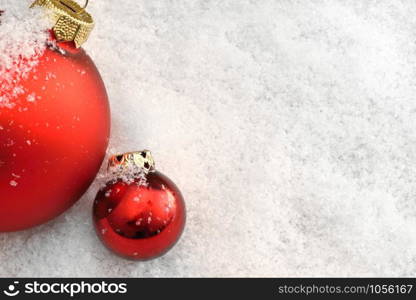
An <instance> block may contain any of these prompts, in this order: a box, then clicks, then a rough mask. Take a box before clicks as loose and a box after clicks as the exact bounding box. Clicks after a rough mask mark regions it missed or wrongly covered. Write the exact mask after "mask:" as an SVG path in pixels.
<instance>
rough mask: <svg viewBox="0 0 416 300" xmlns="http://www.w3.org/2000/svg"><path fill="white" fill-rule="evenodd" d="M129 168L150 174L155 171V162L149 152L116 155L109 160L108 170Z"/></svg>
mask: <svg viewBox="0 0 416 300" xmlns="http://www.w3.org/2000/svg"><path fill="white" fill-rule="evenodd" d="M129 166H133V167H138V168H140V169H143V170H144V171H147V172H149V171H154V170H155V161H154V159H153V156H152V153H151V152H150V151H149V150H142V151H135V152H127V153H123V154H116V155H113V156H111V157H110V159H109V160H108V169H111V168H117V167H121V168H123V167H129Z"/></svg>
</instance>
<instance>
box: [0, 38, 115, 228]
mask: <svg viewBox="0 0 416 300" xmlns="http://www.w3.org/2000/svg"><path fill="white" fill-rule="evenodd" d="M2 81H3V78H0V86H2ZM18 85H19V87H18V89H17V91H18V93H17V95H15V96H14V99H13V103H14V105H13V106H3V107H1V106H0V231H3V232H4V231H15V230H21V229H25V228H29V227H32V226H35V225H38V224H41V223H44V222H46V221H48V220H50V219H52V218H54V217H56V216H58V215H59V214H61V213H62V212H64V211H65V210H66V209H68V208H69V207H70V206H71V205H72V204H74V203H75V201H77V200H78V199H79V198H80V197H81V196H82V194H83V193H84V192H85V191H86V190H87V188H88V187H89V185H90V184H91V182H92V181H93V179H94V178H95V176H96V174H97V172H98V170H99V168H100V165H101V163H102V160H103V158H104V155H105V152H106V148H107V144H108V139H109V132H110V110H109V104H108V99H107V94H106V90H105V87H104V83H103V81H102V79H101V77H100V74H99V73H98V71H97V68H96V67H95V65H94V62H93V61H92V60H91V58H90V57H89V56H88V55H87V54H86V52H85V51H84V50H83V49H81V48H79V49H77V48H75V47H74V44H73V43H57V44H56V45H55V46H53V45H51V46H50V47H48V48H47V49H46V50H45V52H44V53H43V54H42V55H41V56H40V57H39V62H38V65H37V66H36V67H35V68H33V70H31V71H30V72H29V74H28V75H27V76H26V77H25V78H21V79H20V80H19V82H18ZM16 88H17V87H16ZM11 92H15V93H16V89H15V90H14V91H13V90H10V89H8V90H7V89H6V90H3V89H2V90H0V97H1V96H5V95H4V93H11Z"/></svg>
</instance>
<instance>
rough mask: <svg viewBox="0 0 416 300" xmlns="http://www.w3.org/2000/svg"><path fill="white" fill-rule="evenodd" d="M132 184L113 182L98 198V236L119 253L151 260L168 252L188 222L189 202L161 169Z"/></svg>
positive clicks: (96, 208)
mask: <svg viewBox="0 0 416 300" xmlns="http://www.w3.org/2000/svg"><path fill="white" fill-rule="evenodd" d="M145 181H146V184H143V178H141V177H139V178H136V179H135V180H134V181H133V182H131V183H128V182H125V181H123V180H121V179H118V180H116V181H115V182H109V183H107V185H106V186H105V187H104V188H102V189H101V190H100V191H99V192H98V194H97V197H96V199H95V202H94V209H93V219H94V224H95V229H96V232H97V235H98V236H99V238H100V239H101V241H102V242H103V243H104V245H106V246H107V247H108V248H109V249H110V250H112V251H113V252H115V253H116V254H118V255H120V256H123V257H126V258H130V259H134V260H147V259H152V258H155V257H158V256H160V255H162V254H164V253H166V252H167V251H168V250H169V249H170V248H171V247H172V246H173V245H174V244H175V243H176V242H177V241H178V239H179V237H180V236H181V234H182V231H183V228H184V225H185V204H184V201H183V198H182V195H181V192H180V191H179V189H178V188H177V187H176V185H175V184H174V183H173V182H172V181H171V180H170V179H169V178H167V177H166V176H164V175H163V174H162V173H160V172H158V171H153V172H149V173H148V174H147V175H146V178H145Z"/></svg>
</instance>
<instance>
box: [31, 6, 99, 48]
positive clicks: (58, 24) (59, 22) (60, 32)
mask: <svg viewBox="0 0 416 300" xmlns="http://www.w3.org/2000/svg"><path fill="white" fill-rule="evenodd" d="M87 4H88V0H87V2H86V5H87ZM86 5H85V6H84V7H81V6H80V5H79V4H78V3H77V2H75V1H73V0H36V1H35V2H33V4H32V5H31V7H34V6H40V7H44V8H46V9H48V10H49V11H50V12H51V18H52V20H53V22H54V23H55V25H54V26H53V32H54V33H55V36H56V39H57V40H58V41H60V42H74V43H75V46H76V47H77V48H79V47H80V46H81V45H82V44H83V43H85V42H86V41H87V39H88V37H89V35H90V33H91V31H92V30H93V28H94V20H93V18H92V17H91V15H90V14H89V13H87V12H86V11H85V7H86Z"/></svg>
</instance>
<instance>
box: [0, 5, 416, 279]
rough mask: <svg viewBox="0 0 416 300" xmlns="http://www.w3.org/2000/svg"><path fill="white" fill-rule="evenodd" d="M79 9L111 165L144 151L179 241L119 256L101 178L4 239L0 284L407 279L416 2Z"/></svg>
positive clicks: (415, 230)
mask: <svg viewBox="0 0 416 300" xmlns="http://www.w3.org/2000/svg"><path fill="white" fill-rule="evenodd" d="M23 2H27V3H30V1H26V0H20V1H16V0H0V8H3V7H6V8H7V9H17V7H18V6H20V5H21V3H23ZM88 10H89V11H90V13H91V14H92V15H93V16H94V17H95V21H96V28H95V29H94V31H93V33H92V35H91V37H90V39H89V41H88V42H87V43H86V44H85V46H84V48H85V49H86V50H87V51H88V52H89V54H90V55H91V56H92V58H93V59H94V61H95V62H96V64H97V66H98V68H99V69H100V71H101V73H102V76H103V79H104V82H105V83H106V86H107V89H108V94H109V97H110V100H111V107H112V118H113V125H112V139H111V145H110V150H109V153H122V152H126V151H134V150H141V149H150V150H152V153H153V156H154V158H155V160H156V166H157V169H158V170H160V171H162V172H163V173H164V174H166V175H168V176H169V177H170V178H171V179H172V180H173V181H174V182H175V183H176V184H177V185H178V186H179V187H180V189H181V190H182V193H183V195H184V198H185V201H186V204H187V211H188V218H187V225H186V229H185V232H184V235H183V236H182V238H181V240H180V242H179V243H178V244H177V245H176V246H175V247H174V248H173V249H172V250H171V251H170V252H169V253H168V254H166V255H165V256H163V257H161V258H159V259H157V260H154V261H150V262H139V263H138V262H131V261H125V260H123V259H121V258H118V257H116V256H114V255H112V254H111V253H110V252H108V250H106V249H105V248H104V247H103V246H102V245H101V244H100V242H99V240H98V239H97V238H96V236H95V232H94V230H93V227H92V225H91V206H92V202H93V200H94V197H95V194H96V192H97V189H98V186H99V184H100V183H101V182H102V178H103V177H104V174H105V173H104V169H105V168H103V171H102V172H101V173H100V175H99V177H98V179H97V181H96V182H95V184H94V185H93V186H92V187H91V188H90V190H89V191H88V192H87V194H86V195H85V196H84V197H83V198H82V199H81V200H80V201H79V202H78V204H77V205H76V206H75V207H73V208H72V209H71V210H69V211H68V212H67V213H66V214H64V215H63V216H61V217H59V218H57V219H56V220H54V221H52V222H50V223H48V224H45V225H43V226H40V227H37V228H34V229H31V230H28V231H25V232H18V233H10V234H1V235H0V266H1V268H0V276H46V277H48V276H104V277H107V276H116V277H121V276H137V277H143V276H155V277H160V276H162V277H164V276H174V277H175V276H187V277H188V276H377V277H378V276H415V275H416V202H415V199H416V188H415V186H416V177H415V176H414V174H415V173H416V144H415V142H416V133H415V128H416V118H415V117H416V116H415V113H416V101H415V95H416V84H415V80H416V79H415V78H416V43H415V41H416V19H415V18H414V16H415V15H416V2H415V1H413V0H403V1H395V0H385V1H341V0H316V1H294V0H293V1H272V0H264V1H248V0H239V1H232V0H228V1H215V0H209V1H205V0H204V1H202V0H192V1H191V0H186V1H185V0H182V1H175V2H170V1H161V0H154V1H142V0H139V1H137V0H124V1H123V3H122V4H118V3H115V2H114V1H90V4H89V9H88ZM15 25H16V26H17V25H19V26H20V25H22V24H20V23H18V24H15ZM22 26H23V25H22ZM3 28H4V26H3V25H2V27H1V33H0V35H1V34H3ZM6 28H8V29H7V30H11V29H10V28H9V27H6ZM13 34H14V33H13ZM21 34H23V33H21ZM1 43H2V42H1V40H0V45H2V44H1ZM27 262H30V264H28V263H27Z"/></svg>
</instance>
